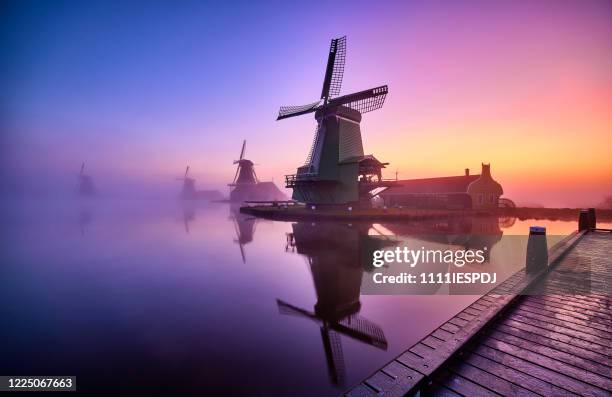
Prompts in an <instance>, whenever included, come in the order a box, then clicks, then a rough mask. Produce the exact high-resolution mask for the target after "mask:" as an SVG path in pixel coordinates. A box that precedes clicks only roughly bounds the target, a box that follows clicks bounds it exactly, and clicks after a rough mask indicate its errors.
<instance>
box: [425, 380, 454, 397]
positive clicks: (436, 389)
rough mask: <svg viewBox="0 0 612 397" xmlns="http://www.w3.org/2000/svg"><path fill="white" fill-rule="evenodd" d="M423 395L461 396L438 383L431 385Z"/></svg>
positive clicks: (430, 396)
mask: <svg viewBox="0 0 612 397" xmlns="http://www.w3.org/2000/svg"><path fill="white" fill-rule="evenodd" d="M424 395H426V396H429V397H462V396H461V394H457V393H455V392H454V391H452V390H450V389H448V388H446V387H444V386H442V385H441V384H439V383H434V384H433V385H431V386H430V387H429V388H428V389H427V392H426V393H424Z"/></svg>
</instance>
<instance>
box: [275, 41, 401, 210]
mask: <svg viewBox="0 0 612 397" xmlns="http://www.w3.org/2000/svg"><path fill="white" fill-rule="evenodd" d="M345 59H346V36H344V37H341V38H338V39H333V40H332V41H331V47H330V50H329V57H328V59H327V68H326V70H325V78H324V80H323V90H322V92H321V99H319V100H318V101H316V102H313V103H310V104H307V105H302V106H282V107H281V108H280V110H279V112H278V117H277V120H281V119H286V118H289V117H295V116H299V115H302V114H306V113H314V114H315V119H316V120H317V129H316V133H315V137H314V140H313V142H312V146H311V148H310V151H309V152H308V156H307V157H306V162H305V164H304V165H303V166H301V167H299V168H298V169H297V173H296V174H295V175H287V177H286V187H288V188H292V189H293V199H295V200H297V201H302V202H308V203H322V204H338V203H351V202H355V203H356V202H363V203H366V202H367V201H368V200H369V199H370V198H371V197H372V195H371V194H370V192H371V191H372V190H374V189H377V188H379V187H388V186H387V185H390V183H389V182H387V183H385V182H383V181H382V177H381V169H382V168H384V167H385V165H386V164H388V163H381V162H380V161H378V160H377V159H376V158H375V157H374V156H372V155H368V156H365V155H364V152H363V143H362V139H361V129H360V122H361V115H362V114H363V113H366V112H371V111H372V110H376V109H379V108H381V107H382V106H383V103H384V101H385V98H386V96H387V93H388V87H387V86H386V85H382V86H379V87H375V88H371V89H369V90H365V91H360V92H356V93H353V94H348V95H344V96H338V95H340V87H341V86H342V77H343V75H344V63H345ZM358 176H363V183H361V184H359V183H358V178H357V177H358ZM372 176H377V177H378V181H377V182H375V181H373V180H372V179H371V178H372Z"/></svg>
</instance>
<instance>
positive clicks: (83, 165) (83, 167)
mask: <svg viewBox="0 0 612 397" xmlns="http://www.w3.org/2000/svg"><path fill="white" fill-rule="evenodd" d="M84 171H85V162H84V161H83V163H82V164H81V172H80V174H81V175H83V172H84Z"/></svg>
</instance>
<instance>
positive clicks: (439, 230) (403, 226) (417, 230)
mask: <svg viewBox="0 0 612 397" xmlns="http://www.w3.org/2000/svg"><path fill="white" fill-rule="evenodd" d="M515 219H516V218H507V217H505V218H499V217H496V216H486V217H485V216H482V217H454V218H440V219H429V220H415V221H406V222H401V223H384V224H382V226H384V227H385V229H387V230H389V231H390V232H391V233H393V234H394V235H397V236H404V237H415V238H417V239H419V240H422V241H428V242H434V243H442V244H448V245H454V246H459V247H463V248H465V249H483V248H485V247H486V248H487V250H486V251H485V262H488V261H489V255H490V252H491V251H490V248H491V247H493V246H494V245H495V244H496V243H497V242H498V241H499V240H501V238H502V235H503V234H504V233H503V231H502V230H501V228H500V227H505V226H504V225H507V224H510V223H512V224H513V223H514V220H515Z"/></svg>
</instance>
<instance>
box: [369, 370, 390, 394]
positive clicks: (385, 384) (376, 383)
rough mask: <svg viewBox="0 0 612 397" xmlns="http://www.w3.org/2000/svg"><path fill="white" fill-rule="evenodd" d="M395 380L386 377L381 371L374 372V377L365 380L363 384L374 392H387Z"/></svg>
mask: <svg viewBox="0 0 612 397" xmlns="http://www.w3.org/2000/svg"><path fill="white" fill-rule="evenodd" d="M395 381H396V380H395V378H393V377H391V376H389V375H387V374H386V373H384V372H382V371H378V372H376V373H375V374H374V375H372V376H370V377H369V378H367V379H366V380H365V381H363V383H365V384H366V385H368V386H370V387H371V388H372V389H374V390H375V391H376V392H382V391H384V390H388V389H390V388H391V387H393V385H394V384H395Z"/></svg>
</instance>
